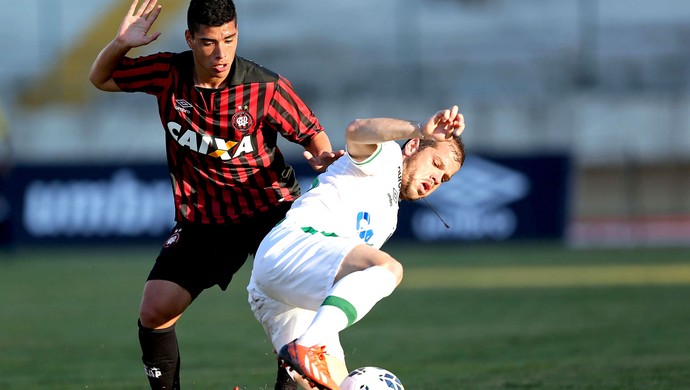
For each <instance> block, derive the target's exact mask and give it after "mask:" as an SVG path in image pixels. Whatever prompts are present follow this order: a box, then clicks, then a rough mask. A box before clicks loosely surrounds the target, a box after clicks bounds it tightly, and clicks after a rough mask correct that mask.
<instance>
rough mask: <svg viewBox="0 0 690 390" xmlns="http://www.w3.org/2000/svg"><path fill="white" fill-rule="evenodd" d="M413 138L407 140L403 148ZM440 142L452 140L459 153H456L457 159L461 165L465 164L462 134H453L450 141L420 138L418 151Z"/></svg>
mask: <svg viewBox="0 0 690 390" xmlns="http://www.w3.org/2000/svg"><path fill="white" fill-rule="evenodd" d="M410 141H411V139H408V140H407V141H405V143H404V144H403V148H404V147H405V145H407V143H408V142H410ZM439 142H451V143H453V144H454V145H455V149H456V152H457V154H456V155H455V161H457V162H459V163H460V166H463V164H465V143H464V142H462V138H461V137H460V136H453V138H451V139H449V140H448V141H436V140H433V139H422V138H420V139H419V146H418V147H417V151H420V150H424V149H426V148H428V147H430V146H432V147H435V146H436V144H438V143H439Z"/></svg>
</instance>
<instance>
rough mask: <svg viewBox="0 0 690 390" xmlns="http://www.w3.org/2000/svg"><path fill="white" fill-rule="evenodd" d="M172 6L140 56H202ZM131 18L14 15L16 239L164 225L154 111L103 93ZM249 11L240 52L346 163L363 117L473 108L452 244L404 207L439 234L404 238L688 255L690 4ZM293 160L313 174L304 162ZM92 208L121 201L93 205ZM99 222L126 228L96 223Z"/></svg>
mask: <svg viewBox="0 0 690 390" xmlns="http://www.w3.org/2000/svg"><path fill="white" fill-rule="evenodd" d="M161 4H163V7H164V10H163V13H162V14H161V17H160V19H159V20H158V21H157V23H156V25H155V26H154V28H155V29H156V30H157V31H162V32H163V35H162V36H161V38H160V39H159V40H158V41H156V42H154V43H153V44H152V45H150V46H148V47H146V48H144V49H142V51H134V53H133V54H141V53H148V52H152V51H168V50H170V51H177V50H185V49H186V47H185V44H184V40H183V31H184V26H185V10H186V5H187V1H185V0H162V1H161ZM128 5H129V0H120V1H116V0H91V1H88V2H83V1H76V0H26V1H21V2H14V1H7V0H4V1H3V7H2V8H3V12H2V14H1V15H0V31H1V33H2V36H3V37H5V38H6V39H3V40H2V41H0V50H1V51H2V52H3V53H5V54H4V55H3V59H2V60H1V62H0V64H1V65H0V91H2V96H0V101H1V103H2V104H1V105H0V108H1V109H2V111H3V113H2V114H3V121H2V123H3V124H2V128H3V130H2V132H0V134H1V137H2V138H1V140H2V152H1V153H2V164H3V169H2V172H3V181H4V184H3V185H0V189H2V191H3V192H4V198H5V199H4V201H3V205H2V206H0V208H1V209H2V210H3V211H2V212H0V216H2V218H3V219H4V221H5V222H4V223H5V227H4V228H3V230H2V231H3V232H4V233H3V235H4V237H5V238H4V240H5V242H10V240H11V241H12V242H15V243H16V242H19V243H21V242H43V241H45V239H47V240H48V241H50V240H51V239H55V241H59V240H58V239H67V238H70V237H72V238H73V237H76V236H83V237H84V238H86V239H87V240H88V239H91V238H94V236H99V234H100V236H104V235H105V236H108V235H112V237H113V238H114V239H116V240H117V239H118V237H121V236H123V234H124V233H123V232H122V231H120V230H127V229H130V230H131V229H134V227H135V226H138V225H142V222H141V221H140V220H139V221H137V218H142V210H149V211H148V212H149V214H151V215H150V216H149V218H150V220H147V221H148V222H146V223H143V224H150V225H151V227H150V229H148V230H147V228H141V229H140V230H141V232H139V233H141V234H145V235H146V234H148V235H149V236H157V235H159V234H161V233H160V232H164V231H165V229H166V228H167V226H168V225H167V224H168V223H169V222H168V221H167V220H166V218H171V217H172V210H171V208H170V205H169V203H170V202H169V199H164V200H162V201H160V199H163V198H164V197H166V196H169V195H166V191H167V190H168V187H167V186H168V185H167V177H166V173H165V169H164V167H162V164H163V163H164V146H163V137H164V134H163V131H162V129H161V126H160V124H159V121H158V118H157V115H156V113H155V101H154V99H153V98H151V97H149V96H146V95H143V94H135V95H129V96H124V95H123V94H107V93H103V92H100V91H97V90H96V89H94V88H93V87H92V86H91V85H90V84H89V83H88V80H87V73H88V69H89V66H90V64H91V62H92V60H93V58H94V57H95V56H96V54H97V53H98V51H99V50H100V48H101V47H102V46H103V45H104V44H105V43H106V42H107V41H108V40H109V39H111V38H112V37H113V36H114V34H115V31H116V29H117V26H118V25H119V22H120V20H121V15H123V14H124V12H125V10H126V9H127V7H128ZM237 8H238V13H239V22H240V36H241V37H240V45H239V49H238V53H239V54H240V55H242V56H244V57H247V58H250V59H253V60H254V61H256V62H258V63H261V64H263V65H265V66H267V67H268V68H271V69H274V70H276V71H279V72H280V73H281V74H283V75H284V76H286V77H288V78H289V79H290V80H291V81H292V82H293V84H294V85H295V87H296V89H297V91H298V92H299V93H300V94H301V95H302V96H303V97H304V99H305V100H306V101H307V102H308V103H309V104H310V106H311V107H312V108H313V110H314V111H315V112H316V114H317V115H318V116H319V117H320V118H321V120H322V122H323V124H324V126H325V127H326V128H327V129H328V130H329V134H330V136H331V138H332V140H333V143H334V145H335V146H341V147H342V145H343V132H342V129H343V128H344V126H345V125H346V124H347V123H348V122H349V121H350V120H351V119H353V118H355V117H366V116H384V115H385V116H401V117H409V118H411V119H414V118H422V117H424V116H426V115H427V114H428V113H429V112H430V111H432V110H435V109H437V108H438V107H441V106H446V105H449V104H452V103H458V104H460V106H461V108H462V110H463V112H464V113H465V114H466V117H467V122H468V128H467V132H466V136H465V138H466V143H467V145H468V149H469V151H470V152H471V154H472V159H471V161H470V162H471V164H469V165H470V166H469V167H467V169H465V170H463V171H462V172H461V174H460V176H459V177H460V180H457V183H456V184H454V186H453V187H452V188H450V189H449V190H448V191H447V192H446V194H445V195H443V194H441V195H439V196H438V197H437V198H436V199H435V202H436V203H435V204H436V205H437V206H439V205H441V207H440V208H441V213H442V214H443V215H444V217H446V218H447V219H449V220H451V222H453V223H451V230H452V229H455V230H454V231H452V232H444V231H443V229H441V230H438V228H437V227H436V225H439V226H440V224H438V221H437V222H436V225H434V223H432V222H428V221H430V219H429V218H427V217H425V216H415V215H408V214H412V213H413V212H414V211H415V210H418V209H417V208H414V209H403V216H402V217H403V220H404V221H409V225H410V226H412V225H415V226H426V228H425V229H424V231H425V232H426V233H424V232H421V233H420V232H419V231H413V229H412V228H409V230H410V232H408V233H405V232H406V231H407V230H406V229H408V228H406V227H404V226H403V227H402V228H401V230H402V237H403V238H405V239H408V238H416V239H422V240H434V239H437V238H439V239H444V240H454V241H455V240H457V241H472V240H484V241H501V240H511V239H521V238H530V239H532V238H534V239H541V238H544V239H557V240H562V241H564V242H567V243H569V244H571V245H585V246H586V245H665V244H673V245H677V244H685V243H688V242H690V175H688V174H687V172H688V169H689V168H690V99H689V94H688V91H689V88H690V71H689V67H688V64H689V63H690V47H688V42H690V23H689V22H688V20H690V2H687V1H683V0H635V1H629V0H559V1H548V0H522V1H519V2H518V1H508V0H395V1H394V0H381V1H375V2H369V1H362V0H353V1H348V2H340V3H328V2H321V1H317V0H301V1H292V2H287V1H278V0H256V1H248V0H237ZM283 148H284V151H286V153H287V154H288V156H289V157H288V158H289V159H290V160H291V161H293V162H299V161H301V157H300V155H299V154H298V153H297V152H298V149H297V148H294V147H293V146H292V145H289V144H286V145H284V146H283ZM101 165H102V166H103V167H104V168H103V169H104V170H99V169H98V168H99V167H100V166H101ZM53 168H55V169H56V170H55V171H54V170H53ZM75 183H76V184H75ZM80 183H81V185H82V186H81V187H78V185H79V184H80ZM75 186H77V187H78V188H77V187H75ZM85 188H87V189H88V188H90V190H85ZM115 189H117V190H115ZM89 191H91V192H94V191H95V192H94V193H95V194H104V193H111V199H110V200H107V201H102V202H100V203H99V202H96V201H94V200H93V199H92V198H89V195H83V194H84V193H91V192H89ZM98 191H100V192H98ZM118 191H119V192H118ZM77 193H79V194H82V198H85V199H87V200H82V201H83V202H86V203H85V205H81V206H79V204H77V203H78V202H79V199H77V198H78V196H76V195H75V194H77ZM113 193H114V194H113ZM142 194H143V195H142ZM147 194H148V195H147ZM92 197H98V195H93V196H92ZM141 197H143V198H144V199H143V200H142V199H140V198H141ZM123 199H124V200H123ZM128 199H130V200H131V202H133V203H136V204H140V205H141V204H145V205H148V206H146V207H144V206H139V208H140V209H137V210H138V211H137V210H135V211H131V212H130V214H131V215H129V214H128V213H124V214H123V213H121V212H118V211H114V212H113V209H115V210H117V209H118V208H120V209H124V208H130V209H132V207H130V206H131V204H132V203H128V202H129V201H128ZM432 200H434V199H432ZM51 202H52V203H51ZM521 202H522V203H521ZM432 203H433V202H432ZM158 204H162V206H158ZM516 205H517V206H516ZM156 207H158V208H159V209H160V210H159V211H158V212H154V211H150V209H151V208H156ZM96 209H99V210H100V209H110V210H111V211H110V214H115V215H114V216H113V215H111V216H110V217H108V216H107V215H106V214H108V211H107V210H106V211H100V212H101V213H102V214H103V215H104V216H102V217H98V218H96V217H93V215H95V214H97V212H95V211H94V210H96ZM422 209H423V210H426V209H425V208H423V207H421V208H419V210H422ZM51 210H52V211H51ZM56 210H57V211H56ZM59 210H62V212H60V211H59ZM477 210H482V211H481V212H478V211H477ZM487 210H489V211H490V212H489V211H487ZM120 211H122V210H120ZM161 213H162V214H161ZM67 214H69V215H72V216H71V217H70V216H68V215H67ZM154 214H155V215H154ZM75 215H76V216H75ZM89 215H91V216H92V217H89ZM122 215H125V217H122ZM127 215H129V217H127ZM161 215H162V217H161ZM10 218H11V219H12V220H13V222H12V224H11V226H10V222H8V221H10ZM70 218H72V219H70ZM75 218H77V219H78V218H81V219H79V220H76V221H75V220H74V219H75ZM89 218H90V219H89ZM109 218H110V219H109ZM118 218H120V219H118ZM122 218H125V220H122ZM127 218H129V219H127ZM405 218H407V219H405ZM51 221H52V222H51ZM60 221H62V222H60ZM487 221H489V222H487ZM406 223H407V222H405V224H406ZM79 224H82V225H84V224H86V225H88V224H91V225H90V226H92V228H94V229H95V228H96V227H105V230H106V231H105V232H104V231H101V233H98V234H96V233H94V232H93V231H87V230H88V229H87V230H84V229H86V228H84V227H79V226H76V225H79ZM128 224H129V225H128ZM405 224H404V225H405ZM488 224H491V225H492V226H485V225H488ZM161 225H164V227H163V228H159V227H160V226H161ZM480 225H481V226H480ZM536 225H539V226H536ZM8 226H10V227H8ZM80 226H81V225H80ZM108 226H111V228H108ZM118 226H119V227H118ZM123 226H124V227H123ZM127 226H129V227H127ZM108 229H111V230H112V232H110V233H109V232H108ZM118 229H119V230H118ZM458 229H460V230H458ZM92 230H93V229H92ZM102 230H103V229H102ZM111 233H112V234H111ZM139 233H136V232H135V233H127V235H126V236H125V237H124V238H126V239H130V238H132V235H133V234H139Z"/></svg>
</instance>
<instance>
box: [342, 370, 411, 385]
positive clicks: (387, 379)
mask: <svg viewBox="0 0 690 390" xmlns="http://www.w3.org/2000/svg"><path fill="white" fill-rule="evenodd" d="M340 389H341V390H405V388H404V387H403V385H402V383H400V379H398V377H397V376H395V375H394V374H393V373H392V372H390V371H388V370H385V369H383V368H379V367H362V368H358V369H356V370H354V371H352V372H351V373H350V374H349V375H348V376H347V377H346V378H345V380H344V381H343V383H342V384H340Z"/></svg>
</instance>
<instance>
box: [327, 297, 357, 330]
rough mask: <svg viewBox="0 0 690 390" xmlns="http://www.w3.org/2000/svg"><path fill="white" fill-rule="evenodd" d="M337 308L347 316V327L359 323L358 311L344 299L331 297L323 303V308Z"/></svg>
mask: <svg viewBox="0 0 690 390" xmlns="http://www.w3.org/2000/svg"><path fill="white" fill-rule="evenodd" d="M326 305H328V306H335V307H337V308H338V309H340V310H342V311H343V312H344V313H345V315H346V316H347V326H350V325H352V324H354V323H355V321H357V309H355V307H354V306H352V304H351V303H350V302H348V301H346V300H344V299H343V298H340V297H336V296H333V295H329V296H327V297H326V299H324V301H323V303H322V304H321V306H326Z"/></svg>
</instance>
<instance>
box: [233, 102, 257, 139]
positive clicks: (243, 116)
mask: <svg viewBox="0 0 690 390" xmlns="http://www.w3.org/2000/svg"><path fill="white" fill-rule="evenodd" d="M248 108H249V107H248V106H237V112H235V115H233V116H232V121H231V122H232V127H233V128H234V129H235V130H237V131H239V132H241V133H245V132H247V131H248V130H249V129H251V128H252V126H253V125H254V118H252V116H251V114H249V111H247V109H248Z"/></svg>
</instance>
